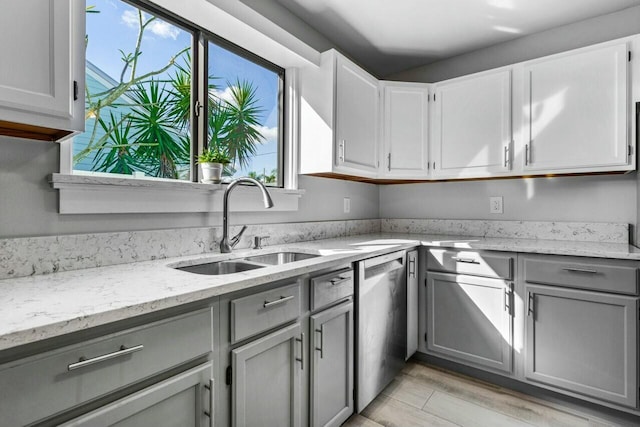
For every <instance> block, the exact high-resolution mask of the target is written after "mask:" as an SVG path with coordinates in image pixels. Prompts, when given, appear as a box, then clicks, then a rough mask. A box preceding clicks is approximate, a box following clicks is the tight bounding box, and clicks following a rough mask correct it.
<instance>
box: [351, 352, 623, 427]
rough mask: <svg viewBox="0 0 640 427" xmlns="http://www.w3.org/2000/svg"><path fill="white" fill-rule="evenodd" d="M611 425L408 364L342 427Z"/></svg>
mask: <svg viewBox="0 0 640 427" xmlns="http://www.w3.org/2000/svg"><path fill="white" fill-rule="evenodd" d="M613 425H614V424H611V423H608V422H605V421H604V420H601V419H598V418H595V417H593V416H591V415H588V414H584V413H580V412H578V411H576V410H574V409H570V408H565V407H563V406H561V405H558V404H554V403H548V402H545V401H542V400H540V399H536V398H534V397H529V396H527V395H524V394H521V393H518V392H515V391H511V390H508V389H505V388H502V387H499V386H496V385H492V384H489V383H485V382H482V381H479V380H475V379H473V378H470V377H466V376H463V375H460V374H456V373H453V372H449V371H446V370H442V369H440V368H435V367H431V366H428V365H424V364H421V363H418V362H409V363H408V364H407V365H406V366H405V368H404V369H403V371H402V373H401V374H400V375H398V376H397V377H396V379H394V380H393V382H392V383H391V384H390V385H389V386H388V387H387V388H386V389H385V390H384V391H383V392H382V394H381V395H380V396H378V398H376V399H375V400H374V401H373V402H371V404H370V405H369V406H368V407H367V408H365V410H364V411H363V412H362V413H361V414H359V415H354V416H352V417H351V418H350V419H349V420H348V421H347V422H346V423H345V424H344V427H413V426H415V427H422V426H463V427H466V426H473V427H502V426H550V427H551V426H552V427H556V426H558V427H561V426H571V427H574V426H575V427H580V426H585V427H596V426H598V427H602V426H613Z"/></svg>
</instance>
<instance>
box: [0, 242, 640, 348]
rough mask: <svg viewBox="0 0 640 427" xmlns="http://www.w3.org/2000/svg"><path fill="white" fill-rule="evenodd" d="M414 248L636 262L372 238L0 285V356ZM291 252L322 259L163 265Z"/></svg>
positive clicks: (604, 252)
mask: <svg viewBox="0 0 640 427" xmlns="http://www.w3.org/2000/svg"><path fill="white" fill-rule="evenodd" d="M417 245H427V246H439V247H450V248H451V247H454V248H460V249H471V250H497V251H509V252H524V253H539V254H556V255H576V256H590V257H600V258H616V259H630V260H640V249H638V248H636V247H634V246H631V245H627V244H621V243H596V242H571V241H551V240H529V239H498V238H478V237H471V238H466V237H461V236H442V235H420V234H401V233H378V234H365V235H359V236H351V237H343V238H335V239H326V240H316V241H309V242H299V243H295V244H289V245H286V246H285V245H279V246H270V247H268V248H265V249H263V250H261V251H254V250H242V251H237V252H235V253H232V254H217V253H211V254H206V255H197V256H186V257H179V258H168V259H163V260H155V261H144V262H136V263H131V264H122V265H114V266H108V267H99V268H89V269H84V270H75V271H67V272H61V273H54V274H48V275H41V276H32V277H23V278H17V279H6V280H0V307H3V309H2V311H0V351H1V350H6V349H9V348H13V347H18V346H20V345H24V344H29V343H33V342H36V341H39V340H44V339H48V338H53V337H56V336H61V335H64V334H68V333H72V332H77V331H80V330H83V329H86V328H91V327H95V326H100V325H105V324H108V323H112V322H116V321H119V320H123V319H127V318H131V317H135V316H139V315H143V314H148V313H152V312H156V311H159V310H163V309H166V308H171V307H176V306H180V305H183V304H187V303H190V302H195V301H201V300H206V299H210V298H214V297H217V296H220V295H224V294H228V293H231V292H235V291H238V290H242V289H249V288H252V287H255V286H259V285H262V284H265V283H270V282H274V281H278V280H283V279H288V278H292V277H296V276H299V275H302V274H307V273H311V272H313V271H317V270H320V269H327V268H332V267H337V266H340V265H344V264H348V263H351V262H354V261H358V260H361V259H365V258H369V257H372V256H377V255H382V254H385V253H389V252H392V251H394V250H402V249H408V248H412V247H415V246H417ZM279 250H288V251H290V250H295V251H299V252H310V253H319V254H321V255H323V256H321V257H317V258H311V259H308V260H304V261H299V262H295V263H291V264H284V265H281V266H272V267H265V268H261V269H256V270H250V271H245V272H240V273H235V274H231V275H223V276H203V275H197V274H191V273H186V272H182V271H179V270H175V269H173V268H170V266H175V265H183V264H194V263H200V262H207V261H220V260H225V259H231V258H241V257H244V256H249V255H257V254H263V253H271V252H277V251H279Z"/></svg>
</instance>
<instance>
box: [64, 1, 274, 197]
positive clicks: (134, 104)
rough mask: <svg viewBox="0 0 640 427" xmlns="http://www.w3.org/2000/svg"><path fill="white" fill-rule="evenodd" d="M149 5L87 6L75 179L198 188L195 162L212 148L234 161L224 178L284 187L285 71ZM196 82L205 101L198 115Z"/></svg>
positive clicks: (98, 3) (112, 3)
mask: <svg viewBox="0 0 640 427" xmlns="http://www.w3.org/2000/svg"><path fill="white" fill-rule="evenodd" d="M147 6H148V5H147V3H146V2H145V3H138V2H135V3H134V2H131V3H129V2H124V1H120V0H93V1H90V2H88V4H87V27H86V59H87V62H86V87H87V89H86V111H85V117H86V132H84V133H83V134H81V135H78V136H76V137H75V138H74V141H73V169H74V172H76V173H90V174H111V175H113V174H117V175H118V176H121V175H128V176H131V175H133V176H136V177H138V176H144V177H154V178H167V179H172V180H187V181H195V180H197V179H198V172H197V165H196V163H195V161H194V160H195V158H196V157H197V154H198V152H199V151H201V150H203V149H207V147H209V148H211V149H216V150H219V151H223V152H225V153H227V154H228V155H229V157H230V158H231V163H230V164H229V165H227V167H225V172H224V175H225V179H226V180H230V179H232V178H233V177H237V176H243V175H249V176H252V177H254V178H257V179H260V180H262V181H263V182H266V183H268V184H270V185H275V186H282V183H283V178H282V176H283V173H282V164H283V162H282V158H283V152H282V151H283V150H282V145H283V142H282V141H283V137H282V99H283V94H282V87H283V79H284V72H283V70H282V69H280V68H278V67H276V66H275V65H273V64H270V63H267V62H266V61H264V60H262V59H260V58H258V57H255V56H254V55H252V54H250V53H247V52H244V51H242V50H241V49H240V48H238V47H236V46H234V45H232V44H230V43H228V42H226V41H224V40H219V39H218V38H216V36H215V35H213V34H210V33H208V32H206V31H204V30H202V29H200V28H197V27H195V26H193V25H191V24H190V23H188V22H183V21H182V20H181V19H179V18H175V17H173V16H170V15H168V14H166V13H164V12H162V11H160V10H152V9H149V8H148V7H147ZM203 40H204V42H203ZM199 52H203V53H204V54H203V55H201V54H199ZM200 58H207V59H206V60H205V61H201V60H200ZM201 62H202V63H201ZM204 62H206V64H205V63H204ZM192 83H194V84H192ZM198 85H200V86H205V85H206V87H207V89H208V90H207V91H206V92H207V94H208V96H207V97H206V98H207V99H206V100H201V102H202V103H203V104H204V105H203V108H202V109H200V110H198V111H205V114H197V115H196V114H194V113H193V112H194V111H196V110H195V109H194V108H193V106H194V101H193V100H194V99H196V98H197V97H196V95H195V89H196V88H195V87H194V86H198ZM205 120H206V125H205V124H203V125H201V124H200V122H199V121H205ZM201 126H203V128H206V129H207V132H206V137H204V136H203V137H202V139H205V138H206V141H198V138H197V135H199V134H204V133H199V132H198V131H197V129H199V128H200V127H201Z"/></svg>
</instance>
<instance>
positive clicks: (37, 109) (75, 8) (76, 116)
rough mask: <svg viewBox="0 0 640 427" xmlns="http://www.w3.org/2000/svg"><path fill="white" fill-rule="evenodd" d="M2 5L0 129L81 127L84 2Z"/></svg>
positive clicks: (64, 0) (65, 0) (57, 0)
mask: <svg viewBox="0 0 640 427" xmlns="http://www.w3.org/2000/svg"><path fill="white" fill-rule="evenodd" d="M3 8H4V10H3V11H2V13H0V53H1V54H2V63H3V64H4V66H2V67H0V120H1V122H0V127H3V128H5V127H7V122H12V123H19V124H23V125H34V126H41V127H46V128H51V129H60V130H67V131H73V130H84V114H83V112H84V32H85V30H84V15H85V10H84V9H85V2H84V0H71V1H69V0H48V1H33V0H30V1H16V2H9V3H7V4H6V5H4V6H3ZM9 65H10V66H9ZM74 81H75V83H74ZM74 92H75V93H74ZM52 135H53V136H54V137H59V136H62V135H57V134H54V133H52Z"/></svg>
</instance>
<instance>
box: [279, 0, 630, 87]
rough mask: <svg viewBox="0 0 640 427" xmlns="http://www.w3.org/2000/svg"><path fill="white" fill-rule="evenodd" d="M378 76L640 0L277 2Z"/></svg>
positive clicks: (602, 13) (595, 14)
mask: <svg viewBox="0 0 640 427" xmlns="http://www.w3.org/2000/svg"><path fill="white" fill-rule="evenodd" d="M276 1H277V2H278V3H280V4H281V5H282V6H284V7H285V8H286V9H288V10H289V11H290V12H291V13H293V14H294V15H296V16H297V17H299V18H300V19H302V20H303V21H305V22H306V23H307V24H308V25H310V26H311V27H313V28H314V29H315V30H316V31H318V32H319V33H321V34H322V35H324V36H325V37H326V38H327V39H329V40H331V41H332V42H333V43H334V44H335V45H336V46H338V47H339V48H340V49H341V50H343V51H344V52H345V53H347V54H348V55H350V56H351V57H353V58H354V59H355V60H356V61H358V62H360V63H361V64H362V65H364V66H365V67H366V68H368V69H369V71H371V72H373V73H375V74H377V75H378V76H380V77H382V76H386V75H389V74H391V73H394V72H397V71H401V70H405V69H408V68H412V67H415V66H418V65H424V64H427V63H430V62H434V61H437V60H440V59H443V58H448V57H451V56H455V55H459V54H461V53H465V52H469V51H472V50H476V49H479V48H482V47H486V46H490V45H493V44H496V43H500V42H504V41H507V40H511V39H514V38H517V37H521V36H524V35H528V34H533V33H537V32H540V31H544V30H547V29H550V28H554V27H557V26H560V25H565V24H569V23H572V22H577V21H581V20H583V19H587V18H591V17H594V16H598V15H604V14H607V13H611V12H615V11H619V10H622V9H626V8H628V7H631V6H636V5H640V0H276Z"/></svg>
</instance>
